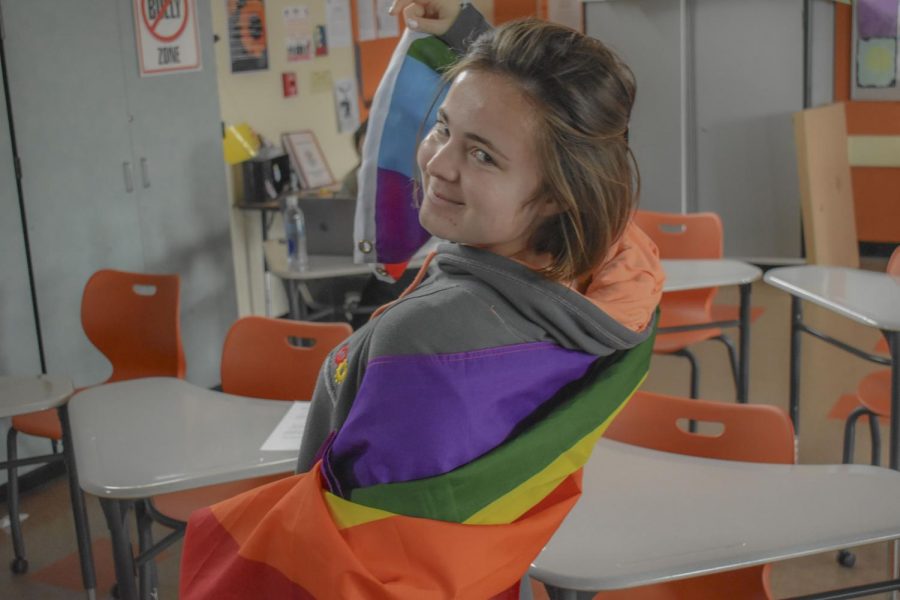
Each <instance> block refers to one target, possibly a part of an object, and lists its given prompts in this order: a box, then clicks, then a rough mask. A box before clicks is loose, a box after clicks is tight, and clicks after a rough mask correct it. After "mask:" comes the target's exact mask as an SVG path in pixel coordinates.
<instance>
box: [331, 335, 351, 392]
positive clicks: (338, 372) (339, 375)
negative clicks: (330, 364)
mask: <svg viewBox="0 0 900 600" xmlns="http://www.w3.org/2000/svg"><path fill="white" fill-rule="evenodd" d="M349 352H350V346H349V344H345V345H343V346H342V347H341V348H340V349H338V351H337V352H335V353H334V367H335V368H334V382H335V383H338V384H340V383H344V380H345V379H346V378H347V369H348V368H349V367H348V366H347V354H349Z"/></svg>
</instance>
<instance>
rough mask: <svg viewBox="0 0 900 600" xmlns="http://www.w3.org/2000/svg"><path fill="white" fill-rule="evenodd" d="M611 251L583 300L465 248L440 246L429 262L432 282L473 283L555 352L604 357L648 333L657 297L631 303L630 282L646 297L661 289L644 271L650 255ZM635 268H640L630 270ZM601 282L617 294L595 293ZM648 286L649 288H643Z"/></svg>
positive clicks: (630, 248)
mask: <svg viewBox="0 0 900 600" xmlns="http://www.w3.org/2000/svg"><path fill="white" fill-rule="evenodd" d="M617 246H618V248H617V253H616V255H615V256H614V257H613V258H612V259H610V260H609V261H607V262H606V263H605V264H604V265H603V266H602V267H600V268H599V269H598V271H597V272H596V273H595V274H593V275H592V279H591V281H590V283H589V284H588V287H587V290H586V293H585V294H582V293H579V292H578V291H576V290H575V289H573V288H572V287H567V286H565V285H561V284H559V283H557V282H554V281H550V280H548V279H546V278H545V277H543V276H541V275H540V274H538V273H536V272H535V271H533V270H532V269H530V268H528V267H527V266H525V265H523V264H521V263H518V262H516V261H514V260H511V259H509V258H506V257H503V256H499V255H497V254H494V253H492V252H488V251H485V250H480V249H478V248H472V247H470V246H460V245H458V244H441V245H440V246H438V248H437V253H436V255H435V257H434V261H433V262H434V264H436V266H437V273H436V275H435V276H436V277H437V278H438V279H441V278H451V279H453V278H457V279H466V278H475V279H477V280H479V281H480V282H482V283H484V284H486V285H488V286H489V287H490V288H491V289H493V290H494V291H495V292H496V293H497V294H499V295H500V296H502V298H503V300H504V301H506V302H507V303H509V305H510V306H512V307H513V308H514V309H515V310H516V311H518V312H519V313H520V314H521V315H522V317H523V318H524V319H525V320H526V321H528V322H531V323H534V324H535V325H536V326H538V327H540V328H541V329H542V330H544V331H545V332H546V335H547V336H548V337H549V339H550V340H552V341H554V342H555V343H557V344H559V345H560V346H562V347H564V348H568V349H571V350H579V351H582V352H587V353H589V354H592V355H595V356H605V355H608V354H610V352H613V351H617V350H627V349H629V348H632V347H634V346H636V345H637V344H639V343H640V342H642V341H643V340H645V339H646V338H647V337H648V335H649V334H650V330H651V328H650V327H647V326H646V325H647V324H649V323H650V321H651V320H652V318H653V311H654V310H655V308H656V305H657V304H658V303H659V295H658V294H653V293H647V294H646V295H645V297H644V298H643V299H642V300H641V301H637V300H634V299H632V298H631V294H634V293H635V289H638V290H641V288H635V287H634V282H635V281H636V280H637V281H640V282H642V283H643V284H644V285H645V287H647V288H649V289H650V290H651V291H652V289H653V288H654V287H655V286H656V284H657V283H658V286H659V288H660V289H661V288H662V283H661V270H660V271H659V276H656V275H653V274H655V273H656V271H655V270H654V269H652V268H650V267H652V264H653V257H654V254H653V253H652V252H649V253H645V252H643V251H642V250H639V249H640V248H644V246H641V245H635V244H627V243H626V244H619V245H617ZM616 257H619V258H618V260H617V259H616ZM657 264H658V261H657ZM636 265H641V268H640V269H637V270H636V269H635V266H636ZM639 272H642V273H645V274H643V275H638V273H639ZM602 282H608V284H609V285H613V286H614V287H616V288H618V292H616V293H614V292H613V291H611V290H606V291H605V290H602V289H600V286H601V283H602ZM650 282H653V285H648V284H649V283H650ZM641 293H642V294H643V293H644V292H643V291H642V290H641ZM611 313H612V314H611ZM613 315H615V316H613ZM622 315H624V316H625V317H627V320H626V322H625V323H623V322H620V321H619V320H618V319H619V318H622ZM645 315H646V319H645V318H644V316H645ZM617 317H618V318H617ZM637 321H643V322H644V324H645V327H643V328H642V329H640V330H636V329H635V328H633V327H632V326H631V325H633V324H634V323H635V322H637Z"/></svg>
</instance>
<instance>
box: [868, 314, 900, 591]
mask: <svg viewBox="0 0 900 600" xmlns="http://www.w3.org/2000/svg"><path fill="white" fill-rule="evenodd" d="M883 333H884V337H885V339H886V340H887V343H888V351H889V352H890V354H891V416H890V421H891V439H890V442H889V443H888V447H889V449H890V450H889V452H890V465H891V468H892V469H894V470H895V471H896V470H900V331H885V332H883ZM870 418H871V417H870ZM888 556H889V557H890V565H889V568H890V571H889V572H890V574H891V577H893V578H894V579H898V578H900V541H898V540H894V541H893V543H892V544H891V551H889V552H888ZM891 597H892V598H893V600H898V597H900V594H898V592H896V591H895V592H893V594H892V595H891Z"/></svg>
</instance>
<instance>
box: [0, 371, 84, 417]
mask: <svg viewBox="0 0 900 600" xmlns="http://www.w3.org/2000/svg"><path fill="white" fill-rule="evenodd" d="M74 391H75V388H73V387H72V381H71V380H70V379H69V378H68V377H63V376H61V375H35V376H32V377H25V376H21V377H20V376H11V375H0V418H3V417H14V416H16V415H22V414H25V413H30V412H35V411H38V410H45V409H48V408H56V407H57V406H61V405H62V404H64V403H65V401H66V400H68V399H69V396H71V395H72V393H73V392H74Z"/></svg>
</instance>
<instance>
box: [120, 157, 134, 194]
mask: <svg viewBox="0 0 900 600" xmlns="http://www.w3.org/2000/svg"><path fill="white" fill-rule="evenodd" d="M122 174H123V175H124V177H125V191H126V192H127V193H129V194H130V193H131V192H133V191H134V170H133V169H132V168H131V161H127V160H126V161H125V162H123V163H122Z"/></svg>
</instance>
